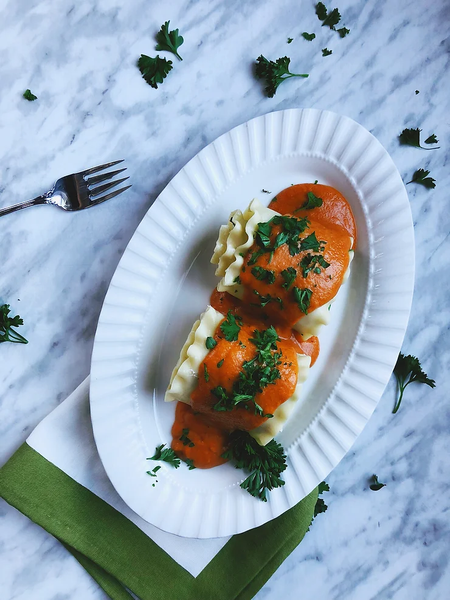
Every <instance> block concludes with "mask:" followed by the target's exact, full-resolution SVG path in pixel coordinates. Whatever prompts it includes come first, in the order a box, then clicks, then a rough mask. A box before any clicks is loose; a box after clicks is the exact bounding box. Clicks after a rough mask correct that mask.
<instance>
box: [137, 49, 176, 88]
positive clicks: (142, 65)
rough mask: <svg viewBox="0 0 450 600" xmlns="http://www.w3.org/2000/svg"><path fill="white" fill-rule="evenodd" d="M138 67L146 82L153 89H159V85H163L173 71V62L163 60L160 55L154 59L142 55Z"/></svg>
mask: <svg viewBox="0 0 450 600" xmlns="http://www.w3.org/2000/svg"><path fill="white" fill-rule="evenodd" d="M138 67H139V71H140V72H141V74H142V77H143V78H144V79H145V81H146V82H147V83H148V84H149V85H151V86H152V88H155V89H158V84H161V83H162V82H163V81H164V79H165V78H166V77H167V75H168V74H169V72H170V71H171V70H172V61H171V60H167V59H165V58H161V57H160V56H159V54H157V55H156V56H155V57H154V58H152V57H151V56H147V55H146V54H141V57H140V59H139V60H138Z"/></svg>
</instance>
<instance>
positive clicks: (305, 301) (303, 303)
mask: <svg viewBox="0 0 450 600" xmlns="http://www.w3.org/2000/svg"><path fill="white" fill-rule="evenodd" d="M293 291H294V299H295V301H296V302H297V304H298V307H299V308H300V310H301V311H302V313H304V314H305V315H307V314H308V308H309V305H310V302H311V296H312V291H311V290H309V289H308V288H304V289H300V288H298V287H295V288H294V290H293Z"/></svg>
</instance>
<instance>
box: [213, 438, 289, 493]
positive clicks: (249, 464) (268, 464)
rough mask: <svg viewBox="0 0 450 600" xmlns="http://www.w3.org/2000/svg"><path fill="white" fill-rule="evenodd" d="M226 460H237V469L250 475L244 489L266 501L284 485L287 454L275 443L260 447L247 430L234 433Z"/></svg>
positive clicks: (235, 463)
mask: <svg viewBox="0 0 450 600" xmlns="http://www.w3.org/2000/svg"><path fill="white" fill-rule="evenodd" d="M223 457H224V458H227V459H229V460H231V461H233V463H234V465H235V467H236V468H237V469H243V470H244V471H246V472H247V473H250V475H249V476H248V477H247V479H245V480H244V481H243V482H242V483H241V488H242V489H244V490H246V491H247V492H248V493H249V494H251V495H252V496H254V497H255V498H259V499H260V500H262V501H263V502H267V492H268V491H269V492H270V491H271V490H273V489H274V488H278V487H281V486H282V485H284V481H283V480H282V479H281V478H280V475H281V473H282V472H283V471H284V470H285V469H286V467H287V464H286V455H285V453H284V450H283V448H282V446H281V445H280V444H279V443H278V442H276V441H275V440H271V441H270V442H269V443H268V444H266V445H265V446H260V445H259V444H258V442H257V441H256V440H255V439H253V438H252V436H251V435H250V434H249V433H247V432H246V431H233V433H232V434H231V435H230V441H229V448H228V450H227V452H225V453H224V454H223Z"/></svg>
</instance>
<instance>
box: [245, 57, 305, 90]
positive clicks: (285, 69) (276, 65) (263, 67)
mask: <svg viewBox="0 0 450 600" xmlns="http://www.w3.org/2000/svg"><path fill="white" fill-rule="evenodd" d="M290 62H291V59H290V58H288V57H287V56H283V57H282V58H277V60H276V61H273V60H268V59H267V58H266V57H265V56H263V55H262V54H261V56H258V58H257V59H256V66H255V75H256V77H257V79H263V80H265V82H266V86H265V88H264V91H265V92H266V94H267V96H268V97H269V98H273V96H275V94H276V92H277V89H278V87H279V85H280V84H281V83H283V81H286V79H290V78H291V77H309V75H308V74H307V73H301V74H298V73H291V72H290V71H289V63H290Z"/></svg>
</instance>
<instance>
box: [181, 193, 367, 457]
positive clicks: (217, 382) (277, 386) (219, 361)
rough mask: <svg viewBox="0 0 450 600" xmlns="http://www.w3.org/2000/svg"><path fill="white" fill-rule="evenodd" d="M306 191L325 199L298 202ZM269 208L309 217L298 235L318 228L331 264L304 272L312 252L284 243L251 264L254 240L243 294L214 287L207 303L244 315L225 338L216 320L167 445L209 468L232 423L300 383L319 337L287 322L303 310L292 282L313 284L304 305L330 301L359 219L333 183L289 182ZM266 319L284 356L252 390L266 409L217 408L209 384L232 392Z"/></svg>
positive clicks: (249, 418)
mask: <svg viewBox="0 0 450 600" xmlns="http://www.w3.org/2000/svg"><path fill="white" fill-rule="evenodd" d="M308 192H313V193H314V195H315V196H317V197H319V198H322V200H323V204H322V206H320V207H316V208H313V209H302V208H301V207H302V206H303V205H304V204H305V202H306V200H307V193H308ZM270 208H272V209H273V210H275V211H277V212H279V213H281V214H291V215H294V216H296V217H299V218H300V217H307V218H308V220H309V222H310V223H309V226H308V228H307V229H306V230H305V231H304V232H303V233H302V234H301V239H304V238H305V237H306V236H307V235H309V234H311V233H312V232H315V234H316V238H317V239H318V240H319V241H320V240H323V241H325V242H326V244H324V245H323V246H324V248H323V251H322V252H320V254H321V255H322V256H323V258H324V260H325V261H326V262H327V263H329V264H330V266H329V267H327V268H326V269H324V268H321V269H320V273H318V272H317V273H316V272H314V269H313V270H311V271H309V273H308V274H307V276H306V277H304V276H303V272H302V269H301V267H300V265H299V263H300V261H301V260H302V258H303V257H304V256H305V255H306V254H308V253H311V254H317V253H316V252H314V251H311V250H304V251H302V252H300V253H299V254H296V255H295V256H291V255H290V253H289V249H288V246H287V245H286V244H283V245H281V246H280V247H279V248H277V249H276V250H275V252H274V253H273V256H272V257H271V259H270V262H269V258H270V254H269V253H265V254H263V255H262V256H260V257H259V258H258V259H257V260H256V262H255V264H253V265H249V264H248V263H249V260H250V257H251V254H252V251H255V250H257V249H258V248H259V246H257V245H256V244H254V246H253V247H252V248H251V249H250V251H249V252H248V253H247V254H246V256H245V258H244V265H243V268H242V269H241V273H240V279H241V283H242V285H243V287H244V297H243V299H242V300H239V299H237V298H235V297H234V296H232V295H230V294H228V293H227V292H218V291H217V290H216V289H215V290H214V291H213V293H212V294H211V300H210V304H211V306H212V307H213V308H215V309H216V310H217V311H219V312H220V313H222V314H223V315H224V316H225V315H226V314H227V313H228V312H231V313H232V314H233V315H236V316H238V317H241V318H242V326H241V328H240V331H239V335H238V339H237V340H236V341H231V342H230V341H227V340H226V339H225V338H224V336H223V333H222V331H221V328H220V324H219V326H218V327H217V329H216V332H215V334H214V339H215V341H216V345H215V346H214V348H212V349H211V350H210V351H209V352H208V354H207V355H206V357H205V359H204V361H203V362H202V363H201V365H200V368H199V372H198V385H197V387H196V388H195V389H194V391H193V392H192V394H191V404H192V406H189V405H187V404H184V403H182V402H178V403H177V407H176V411H175V422H174V424H173V427H172V437H173V441H172V448H173V450H174V451H175V452H176V454H177V455H178V456H180V458H182V459H183V460H186V459H190V460H192V461H193V463H194V465H195V466H196V467H198V468H211V467H214V466H217V465H220V464H222V463H224V462H226V459H224V458H222V455H223V453H224V452H225V451H226V448H227V439H228V435H229V433H230V432H231V431H234V430H236V429H240V430H244V431H250V430H252V429H254V428H256V427H258V426H260V425H261V424H262V423H264V422H265V421H266V420H267V419H268V418H270V417H268V416H266V415H268V414H273V413H274V411H275V410H276V409H277V408H278V406H280V405H281V404H282V403H283V402H285V401H286V400H287V399H288V398H290V397H291V396H292V394H293V392H294V390H295V387H296V385H297V375H298V365H297V354H300V353H302V354H307V355H308V356H311V366H312V365H313V364H314V362H315V361H316V359H317V357H318V355H319V350H320V346H319V340H318V339H317V337H314V336H313V337H311V338H309V339H308V340H306V341H305V340H304V339H303V338H302V336H301V335H300V334H299V333H298V332H295V331H293V330H292V326H293V325H294V324H295V323H296V322H297V321H298V320H299V319H300V318H302V317H304V316H305V314H304V313H303V312H302V310H301V309H300V307H299V306H298V304H297V302H296V301H294V299H293V288H294V287H297V288H299V289H305V288H308V289H310V290H311V291H312V294H311V299H310V304H309V308H308V312H312V311H313V310H315V309H316V308H318V307H320V306H323V305H324V304H326V303H327V302H329V301H330V300H331V299H332V298H334V296H335V295H336V294H337V292H338V290H339V287H340V286H341V283H342V279H343V277H344V274H345V271H346V269H347V267H348V264H349V250H350V248H351V240H350V239H349V236H351V237H352V238H353V247H354V246H355V241H356V226H355V220H354V217H353V214H352V211H351V209H350V206H349V205H348V202H347V201H346V199H345V198H344V197H343V196H342V194H340V193H339V192H338V191H337V190H335V189H334V188H331V187H329V186H325V185H320V184H299V185H293V186H290V187H289V188H287V189H285V190H283V191H282V192H280V193H279V194H277V196H276V197H275V198H274V199H273V200H272V202H271V204H270ZM298 209H299V210H298ZM280 231H281V226H279V225H273V227H272V235H273V236H275V235H276V234H277V233H279V232H280ZM271 239H273V238H272V236H271ZM255 266H257V267H263V268H264V269H267V270H270V271H273V273H274V276H275V281H274V282H273V283H270V284H269V283H268V282H267V281H266V280H264V281H260V280H259V279H257V278H256V277H255V276H254V275H253V274H252V272H251V269H252V267H255ZM288 267H294V268H295V269H296V271H297V275H296V277H295V279H294V281H293V282H292V284H291V285H290V287H289V289H286V288H285V287H283V286H282V284H283V282H284V279H283V277H282V275H281V271H283V270H285V269H287V268H288ZM254 290H256V291H257V292H258V293H259V294H261V295H262V296H267V295H268V294H270V295H271V296H273V297H278V298H280V299H281V303H280V302H272V301H271V302H268V303H267V304H266V305H265V306H264V307H261V306H260V297H259V296H258V295H257V294H255V293H254ZM280 304H282V306H281V307H280ZM255 305H256V306H255ZM270 325H274V326H275V327H276V330H277V333H278V337H279V341H278V342H277V350H276V351H277V352H280V351H281V353H282V355H281V357H280V359H279V364H278V365H277V368H278V370H279V372H280V377H279V378H277V379H276V380H275V381H274V382H273V383H269V384H268V385H267V386H266V387H264V388H263V389H262V391H261V392H259V393H257V394H256V396H255V402H257V403H258V405H259V406H260V407H261V408H262V410H263V416H261V415H259V414H255V410H254V404H253V403H252V402H251V401H249V402H247V403H246V404H245V405H244V404H242V403H241V404H239V405H237V406H236V407H235V408H233V409H232V410H226V411H225V410H223V411H222V410H215V409H214V406H216V408H217V403H218V401H219V399H218V397H217V395H215V394H213V393H212V390H215V389H217V388H218V387H221V388H223V389H224V390H225V391H226V393H227V394H230V393H231V392H232V389H233V385H234V384H235V383H236V381H238V379H239V376H240V373H241V372H242V371H243V366H244V363H245V362H246V361H251V360H252V359H253V358H254V357H255V356H256V353H257V348H256V345H255V344H254V343H252V342H251V341H250V339H251V338H253V337H254V332H255V329H258V330H260V331H263V330H266V329H267V328H268V327H269V326H270Z"/></svg>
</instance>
